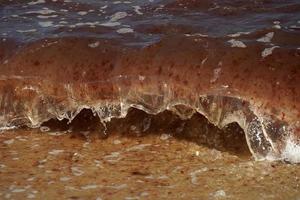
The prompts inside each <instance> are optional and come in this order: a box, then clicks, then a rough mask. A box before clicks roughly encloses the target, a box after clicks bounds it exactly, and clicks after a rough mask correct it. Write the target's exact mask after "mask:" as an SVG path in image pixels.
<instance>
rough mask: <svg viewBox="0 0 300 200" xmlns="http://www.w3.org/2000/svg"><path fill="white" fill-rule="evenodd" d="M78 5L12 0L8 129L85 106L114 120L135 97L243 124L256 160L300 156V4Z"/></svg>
mask: <svg viewBox="0 0 300 200" xmlns="http://www.w3.org/2000/svg"><path fill="white" fill-rule="evenodd" d="M69 3H70V4H68V2H65V3H60V2H57V3H55V2H48V1H45V2H44V1H42V2H39V1H37V2H29V3H19V2H17V1H16V2H15V3H14V2H10V3H7V4H5V3H3V5H1V6H2V7H3V10H5V11H6V12H1V13H0V16H1V17H2V18H1V19H2V20H3V23H1V37H2V38H1V42H0V50H1V54H0V70H1V74H0V128H1V129H2V130H5V129H10V128H18V127H21V126H28V127H33V128H35V127H39V126H41V124H43V123H44V122H47V121H48V120H50V119H56V118H57V119H59V120H63V119H67V120H69V122H71V121H72V120H73V119H74V118H75V117H76V115H77V114H78V113H79V112H80V111H81V110H83V109H90V110H91V111H92V112H93V113H94V114H95V115H97V116H98V117H99V120H100V121H101V122H102V123H103V124H105V123H108V122H109V121H110V120H111V119H113V118H124V117H126V115H127V112H128V109H130V108H132V107H133V108H137V109H140V110H143V111H145V112H147V113H148V114H154V115H155V114H159V113H161V112H163V111H166V110H170V111H172V112H174V113H176V114H177V115H178V116H180V117H181V118H182V119H188V118H191V117H192V116H193V114H195V113H199V114H201V115H203V116H204V117H206V118H207V119H208V121H209V122H210V123H212V124H214V125H215V126H218V127H219V128H223V127H225V126H226V125H228V124H231V123H233V122H236V123H238V124H239V126H240V127H241V128H242V129H243V130H244V133H245V137H246V141H247V144H248V146H249V149H250V151H251V153H252V154H253V156H254V157H255V159H257V160H261V159H267V160H274V159H275V160H277V159H279V160H286V161H289V162H299V161H300V158H299V155H300V154H299V152H300V147H299V135H300V132H299V129H300V122H299V117H300V103H299V102H300V68H299V66H300V59H299V58H300V51H299V47H298V46H297V45H299V43H300V41H299V37H298V35H299V32H298V29H297V25H295V24H292V23H298V22H295V19H294V17H293V16H290V15H291V14H292V15H295V13H297V9H298V7H299V3H297V2H295V1H288V2H286V3H278V2H275V1H270V2H269V3H265V2H264V1H262V2H260V1H259V2H257V1H249V2H247V3H239V2H235V1H234V2H227V1H224V2H221V1H204V2H198V1H172V2H164V1H160V2H159V3H151V2H150V3H149V2H145V1H141V2H140V3H137V2H131V3H135V4H134V6H133V7H132V6H130V7H127V6H126V5H123V3H120V4H122V5H119V4H118V3H116V4H113V3H107V5H106V4H105V3H104V2H100V3H98V4H97V3H96V4H95V5H94V4H93V3H92V2H89V3H87V4H82V3H75V2H69ZM19 4H21V5H23V7H22V8H20V7H21V6H20V5H19ZM40 4H41V5H40ZM124 4H125V3H124ZM292 5H294V8H295V9H294V10H291V11H290V13H289V12H287V8H290V7H291V6H292ZM40 6H44V7H40ZM45 6H47V7H45ZM122 6H124V7H122ZM297 6H298V7H297ZM93 8H97V10H95V9H93ZM113 8H116V9H117V10H118V11H117V12H115V10H114V9H113ZM129 8H130V10H129ZM245 9H247V10H248V12H246V11H245ZM14 10H18V11H19V13H18V15H14V14H9V13H11V12H12V11H14ZM65 10H67V11H68V10H69V11H70V13H73V14H76V15H79V16H80V17H79V18H80V19H79V20H78V21H76V20H74V19H73V18H70V16H69V15H67V14H63V13H65V12H66V11H65ZM275 11H276V12H280V13H281V14H282V16H286V18H285V19H281V20H280V21H278V20H279V19H278V18H279V16H280V15H277V14H274V12H275ZM262 13H265V14H266V15H268V16H269V15H270V16H269V18H268V20H266V18H265V17H263V16H261V14H262ZM247 14H248V15H249V16H251V17H250V20H249V23H241V21H243V20H241V19H245V18H247V17H248V16H247ZM62 15H67V16H66V18H63V17H62ZM14 18H18V19H22V20H21V21H22V23H20V24H18V27H17V30H15V31H13V30H11V28H10V27H11V26H12V24H13V21H14V20H13V19H14ZM257 18H258V19H260V20H261V22H260V23H259V25H255V26H254V24H256V23H257V20H256V19H257ZM166 19H169V21H167V22H168V23H164V22H166V21H164V20H166ZM202 19H203V20H202ZM247 19H248V18H247ZM286 19H289V21H286ZM27 20H28V21H29V22H30V23H32V25H30V29H28V28H27V26H25V25H26V24H27V25H28V23H29V22H28V21H27ZM226 20H227V21H226ZM270 20H271V23H270ZM199 21H200V22H199ZM216 21H219V22H220V23H216ZM222 22H224V23H222ZM225 22H226V23H225ZM234 23H239V25H240V28H236V27H235V26H233V25H232V24H234ZM187 24H191V25H187ZM223 24H224V25H223ZM217 25H218V26H217ZM219 25H220V26H219ZM2 27H3V29H2ZM216 27H218V28H216ZM253 27H255V28H253ZM282 27H285V29H283V28H282ZM200 30H201V32H200ZM228 30H233V31H235V32H230V31H228ZM8 35H9V36H8Z"/></svg>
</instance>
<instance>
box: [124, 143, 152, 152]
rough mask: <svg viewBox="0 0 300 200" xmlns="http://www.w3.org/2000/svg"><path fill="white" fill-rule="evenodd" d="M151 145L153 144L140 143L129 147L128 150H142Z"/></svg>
mask: <svg viewBox="0 0 300 200" xmlns="http://www.w3.org/2000/svg"><path fill="white" fill-rule="evenodd" d="M149 146H151V144H139V145H135V146H132V147H129V148H127V149H126V151H141V150H143V149H144V148H145V147H149Z"/></svg>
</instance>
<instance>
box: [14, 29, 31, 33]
mask: <svg viewBox="0 0 300 200" xmlns="http://www.w3.org/2000/svg"><path fill="white" fill-rule="evenodd" d="M17 32H18V33H32V32H36V29H29V30H17Z"/></svg>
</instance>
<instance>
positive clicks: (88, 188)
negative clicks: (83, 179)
mask: <svg viewBox="0 0 300 200" xmlns="http://www.w3.org/2000/svg"><path fill="white" fill-rule="evenodd" d="M98 187H99V186H98V185H85V186H82V187H81V189H82V190H90V189H97V188H98Z"/></svg>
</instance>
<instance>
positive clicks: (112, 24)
mask: <svg viewBox="0 0 300 200" xmlns="http://www.w3.org/2000/svg"><path fill="white" fill-rule="evenodd" d="M100 25H101V26H107V27H113V26H119V25H121V23H120V22H106V23H102V24H100Z"/></svg>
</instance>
